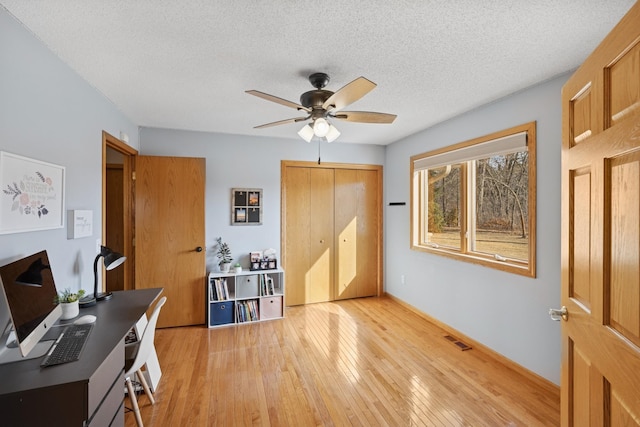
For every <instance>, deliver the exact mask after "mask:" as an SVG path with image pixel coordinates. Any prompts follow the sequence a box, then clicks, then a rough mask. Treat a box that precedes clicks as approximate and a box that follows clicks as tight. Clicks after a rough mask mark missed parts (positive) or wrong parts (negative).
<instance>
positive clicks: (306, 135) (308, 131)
mask: <svg viewBox="0 0 640 427" xmlns="http://www.w3.org/2000/svg"><path fill="white" fill-rule="evenodd" d="M298 135H300V138H302V139H304V140H305V141H307V142H311V139H313V135H314V133H313V128H312V127H311V125H310V124H306V125H304V126H303V127H302V129H300V130H299V131H298Z"/></svg>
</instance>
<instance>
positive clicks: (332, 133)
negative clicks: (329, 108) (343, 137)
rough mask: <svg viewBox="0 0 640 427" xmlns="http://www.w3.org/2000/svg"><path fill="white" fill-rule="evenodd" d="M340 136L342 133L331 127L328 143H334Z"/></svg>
mask: <svg viewBox="0 0 640 427" xmlns="http://www.w3.org/2000/svg"><path fill="white" fill-rule="evenodd" d="M339 136H340V131H339V130H338V129H337V128H336V127H335V126H334V125H329V132H327V136H325V138H327V142H333V141H335V140H336V139H337V138H338V137H339Z"/></svg>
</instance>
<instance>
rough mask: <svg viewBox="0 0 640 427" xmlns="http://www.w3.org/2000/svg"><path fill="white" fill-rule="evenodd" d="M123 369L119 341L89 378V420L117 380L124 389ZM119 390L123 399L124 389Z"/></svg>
mask: <svg viewBox="0 0 640 427" xmlns="http://www.w3.org/2000/svg"><path fill="white" fill-rule="evenodd" d="M123 369H124V340H122V341H120V343H118V345H117V346H115V347H114V348H113V350H112V351H111V353H109V355H108V356H107V357H106V359H104V362H102V364H101V365H100V367H98V369H97V370H96V371H95V372H94V374H93V375H92V376H91V378H89V385H88V391H87V394H88V408H87V413H88V414H89V419H91V418H92V417H93V415H94V413H95V412H96V411H97V410H98V408H100V405H101V404H102V402H103V400H105V397H107V395H108V393H109V391H110V389H111V386H112V385H113V384H114V382H115V381H117V379H119V380H120V384H121V385H122V386H123V387H124V380H122V378H123V372H122V371H123ZM123 387H121V388H120V392H121V393H120V397H121V398H124V388H123Z"/></svg>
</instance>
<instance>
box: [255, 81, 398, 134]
mask: <svg viewBox="0 0 640 427" xmlns="http://www.w3.org/2000/svg"><path fill="white" fill-rule="evenodd" d="M309 82H310V83H311V85H312V86H313V87H315V89H314V90H310V91H308V92H305V93H303V94H302V95H300V104H297V103H295V102H292V101H287V100H286V99H282V98H278V97H277V96H273V95H269V94H268V93H264V92H260V91H257V90H248V91H246V93H248V94H250V95H255V96H257V97H259V98H262V99H266V100H267V101H271V102H275V103H277V104H280V105H284V106H285V107H291V108H295V109H296V110H298V111H304V112H305V113H307V115H306V116H304V117H294V118H292V119H286V120H279V121H277V122H271V123H266V124H263V125H260V126H256V127H255V128H254V129H262V128H267V127H271V126H278V125H284V124H287V123H297V122H304V121H306V120H310V123H308V124H305V125H304V127H303V128H302V129H300V131H299V132H298V135H300V137H301V138H302V139H304V140H305V141H307V142H310V141H311V139H312V138H313V137H314V136H317V137H320V138H326V140H327V141H328V142H332V141H335V139H336V138H337V137H338V136H340V132H339V131H338V129H336V127H335V126H333V124H331V123H330V120H333V119H337V120H345V121H348V122H358V123H393V121H394V120H395V118H396V115H395V114H387V113H376V112H373V111H342V109H343V108H344V107H346V106H347V105H349V104H351V103H353V102H355V101H357V100H358V99H360V98H362V97H363V96H365V95H366V94H367V93H369V92H371V91H372V90H373V89H374V88H375V87H376V84H375V83H373V82H372V81H370V80H368V79H366V78H364V77H358V78H357V79H355V80H354V81H352V82H351V83H348V84H346V85H345V86H343V87H342V88H340V89H338V91H336V92H331V91H330V90H326V89H324V87H325V86H326V85H327V84H329V75H328V74H325V73H313V74H311V75H310V76H309Z"/></svg>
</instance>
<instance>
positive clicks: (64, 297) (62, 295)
mask: <svg viewBox="0 0 640 427" xmlns="http://www.w3.org/2000/svg"><path fill="white" fill-rule="evenodd" d="M83 296H84V289H80V290H79V291H78V292H71V289H69V288H67V289H65V290H64V291H62V292H58V295H56V296H55V298H54V302H55V303H56V304H62V303H67V302H76V301H78V300H79V299H80V298H82V297H83Z"/></svg>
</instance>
